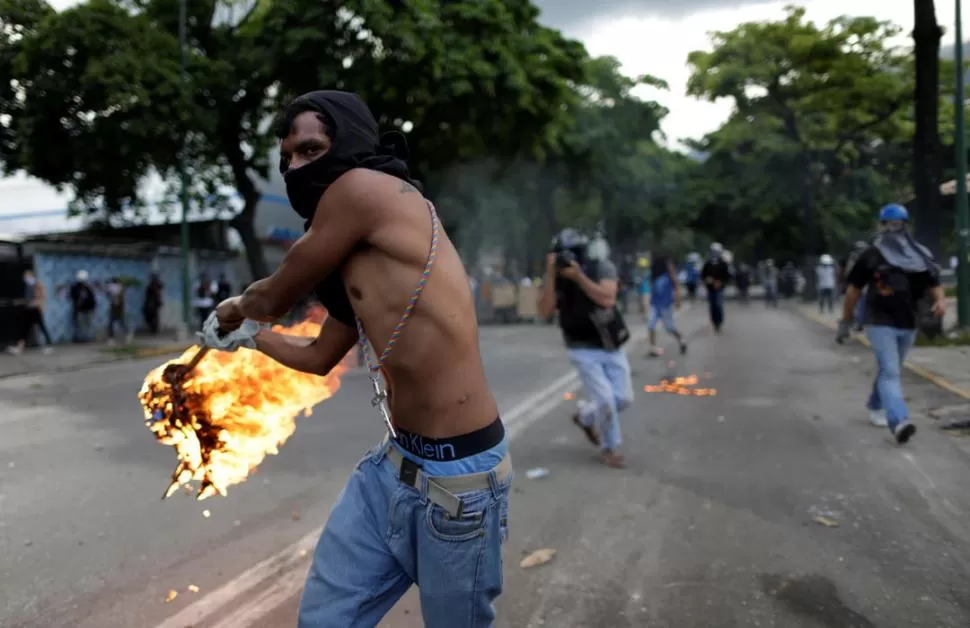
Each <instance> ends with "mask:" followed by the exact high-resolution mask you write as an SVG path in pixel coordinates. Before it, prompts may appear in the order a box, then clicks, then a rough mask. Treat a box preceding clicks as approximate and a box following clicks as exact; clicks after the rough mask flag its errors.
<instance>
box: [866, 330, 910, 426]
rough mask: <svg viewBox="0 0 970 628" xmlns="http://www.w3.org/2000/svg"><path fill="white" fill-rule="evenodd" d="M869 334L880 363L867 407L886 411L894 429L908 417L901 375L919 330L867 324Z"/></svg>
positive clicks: (890, 424)
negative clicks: (907, 354) (904, 362)
mask: <svg viewBox="0 0 970 628" xmlns="http://www.w3.org/2000/svg"><path fill="white" fill-rule="evenodd" d="M866 336H867V337H868V338H869V343H870V344H871V345H872V351H873V353H875V354H876V362H877V363H878V365H879V372H878V373H877V375H876V381H875V382H874V383H873V385H872V394H870V395H869V402H868V403H867V404H866V407H867V408H869V409H870V410H885V411H886V420H887V421H888V422H889V429H890V430H892V429H894V428H895V427H896V425H897V424H899V423H900V422H901V421H905V420H907V419H908V418H909V411H908V410H907V409H906V401H905V400H904V399H903V387H902V384H901V382H900V379H899V377H900V373H901V371H902V366H903V361H904V360H905V359H906V353H907V352H908V351H909V349H910V348H911V347H912V346H913V341H915V340H916V330H914V329H897V328H895V327H887V326H885V325H870V326H868V327H866Z"/></svg>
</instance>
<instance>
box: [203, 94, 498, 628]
mask: <svg viewBox="0 0 970 628" xmlns="http://www.w3.org/2000/svg"><path fill="white" fill-rule="evenodd" d="M377 130H378V128H377V122H376V121H375V119H374V117H373V115H372V114H371V112H370V111H369V109H368V108H367V106H366V105H365V104H364V102H363V101H362V100H361V99H360V98H359V97H358V96H357V95H355V94H349V93H346V92H337V91H319V92H311V93H309V94H305V95H304V96H301V97H299V98H297V99H296V100H294V101H293V102H292V103H290V105H289V106H288V107H287V108H286V110H285V111H284V112H283V114H282V116H281V119H280V127H279V130H278V135H279V137H280V140H281V143H280V155H281V157H280V170H281V172H282V173H283V176H284V180H285V181H286V186H287V195H288V197H289V199H290V203H291V205H292V206H293V208H294V209H295V210H296V211H297V213H299V214H300V215H301V216H303V217H304V218H305V219H306V220H307V227H306V233H305V235H304V236H303V237H302V238H300V239H299V240H298V241H297V242H296V243H295V244H294V245H293V246H292V248H290V250H289V251H288V253H287V255H286V257H285V258H284V260H283V262H282V264H281V265H280V267H279V268H278V269H277V270H276V272H275V273H273V274H272V275H271V276H270V277H268V278H266V279H263V280H260V281H257V282H256V283H254V284H252V285H251V286H250V287H249V288H248V289H247V290H246V291H245V292H244V293H243V294H242V295H241V296H238V297H232V298H230V299H227V300H226V301H223V302H222V303H221V304H220V305H219V306H218V308H217V311H216V319H217V322H218V326H219V329H220V330H221V332H222V333H226V332H230V331H232V330H238V329H239V328H240V326H241V325H242V324H243V322H244V321H245V320H246V319H249V320H254V321H259V322H269V321H273V320H276V319H277V318H279V317H281V316H282V315H283V314H285V313H286V312H287V311H288V310H289V309H290V308H291V307H292V306H293V305H294V304H295V303H296V302H297V301H298V300H299V299H300V298H301V297H304V296H305V295H307V294H308V293H310V292H311V291H315V292H316V294H317V296H318V297H319V298H320V299H321V302H322V303H323V304H324V305H325V306H326V307H327V308H328V311H329V313H330V316H329V317H328V318H327V319H326V321H325V322H324V324H323V327H322V328H321V330H320V334H319V336H318V337H317V338H314V339H309V338H306V339H295V338H293V337H291V336H285V335H282V334H278V333H274V332H271V331H267V330H265V329H262V330H261V331H259V332H258V334H257V335H256V337H255V340H254V342H255V346H256V348H257V349H258V350H259V351H262V352H263V353H265V354H266V355H268V356H270V357H272V358H273V359H275V360H276V361H278V362H280V363H281V364H284V365H286V366H288V367H290V368H293V369H296V370H300V371H304V372H309V373H318V374H321V375H323V374H326V373H328V372H329V371H330V370H331V369H332V368H333V367H334V366H336V365H337V364H338V363H339V362H340V360H341V358H343V357H344V355H345V354H346V353H347V352H348V351H349V350H350V349H352V348H353V347H354V344H355V343H357V342H358V341H360V340H361V338H359V336H358V329H361V330H363V331H364V332H365V334H366V337H367V339H369V340H371V342H372V349H373V350H374V353H375V355H376V356H382V358H386V361H383V359H382V358H378V360H377V362H378V364H377V365H376V366H378V367H380V372H381V373H382V374H383V377H384V380H385V381H386V385H387V400H388V402H389V407H390V415H391V417H392V422H393V429H394V431H395V433H396V434H397V438H385V440H384V441H383V442H381V443H380V444H378V445H377V446H376V447H375V448H374V449H372V450H371V451H370V452H368V453H367V455H366V456H364V458H363V459H362V460H361V461H360V462H359V463H358V465H357V467H356V469H355V470H354V472H353V474H352V475H351V477H350V480H349V482H348V483H347V486H346V488H345V489H344V491H343V492H342V493H341V495H340V497H339V498H338V500H337V503H336V505H335V506H334V508H333V511H332V512H331V514H330V519H329V521H328V522H327V525H326V527H325V528H324V531H323V534H322V535H321V537H320V541H319V543H318V545H317V549H316V551H315V553H314V556H313V564H312V567H311V569H310V573H309V575H308V577H307V582H306V586H305V589H304V592H303V598H302V601H301V604H300V618H299V626H300V627H301V628H330V627H333V628H355V627H358V626H359V627H365V626H366V627H372V626H375V625H376V624H377V623H378V622H379V621H380V620H381V618H382V617H383V616H384V615H385V614H386V613H387V611H388V610H389V609H390V608H391V607H392V606H393V605H394V603H395V602H396V601H397V600H398V598H400V597H401V595H403V594H404V592H405V591H407V589H408V588H409V587H410V586H411V585H412V584H413V583H416V584H418V586H419V589H420V597H421V610H422V613H423V615H424V621H425V625H426V626H428V627H429V628H462V627H465V626H468V627H473V626H475V627H477V626H490V625H492V621H493V620H494V618H495V612H494V610H493V607H492V602H493V601H494V600H495V599H496V598H497V597H498V595H499V594H500V593H501V591H502V557H501V546H502V543H503V542H504V540H505V538H506V537H507V534H508V532H507V517H508V496H509V487H510V485H511V481H512V468H511V462H510V460H509V457H508V441H507V438H506V435H505V429H504V427H503V425H502V422H501V420H500V419H499V418H498V409H497V406H496V403H495V399H494V398H493V397H492V394H491V392H490V391H489V387H488V383H487V382H486V380H485V373H484V369H483V367H482V361H481V355H480V352H479V347H478V327H477V324H476V320H475V309H474V305H473V301H472V294H471V292H470V291H469V289H468V285H469V284H468V278H467V276H466V275H465V271H464V268H463V266H462V262H461V259H460V258H459V257H458V253H457V251H456V250H455V248H454V246H453V245H452V243H451V241H450V240H449V239H448V237H447V235H446V234H445V233H444V231H443V230H442V229H441V227H440V224H439V223H438V219H437V216H436V214H435V213H434V208H433V206H431V204H430V203H429V202H428V201H427V200H425V198H424V197H423V196H422V195H421V193H420V192H419V191H418V190H417V189H416V188H415V186H414V185H413V184H412V182H411V180H410V178H409V176H408V171H407V166H406V163H405V161H404V160H402V159H399V158H398V157H396V156H394V155H393V154H390V151H389V149H387V148H384V147H382V146H381V145H380V142H379V139H378V133H377ZM435 234H438V237H437V239H435V238H434V235H435ZM433 242H436V246H435V245H433ZM429 254H430V255H429ZM429 257H431V259H432V261H433V264H429ZM427 266H430V272H427V271H426V267H427ZM425 280H426V282H425ZM419 286H423V288H424V289H423V291H422V290H421V289H420V288H419ZM415 296H417V301H416V306H415V307H414V308H413V311H410V315H409V316H404V314H405V312H406V310H409V306H408V304H409V302H412V301H414V298H415ZM355 318H356V320H355ZM214 320H215V319H214ZM402 320H403V324H402ZM214 324H215V323H214ZM358 325H359V327H358ZM404 325H406V327H405V326H404ZM247 327H252V325H248V326H247ZM396 329H397V331H398V332H401V331H402V329H403V333H400V336H399V340H397V341H396V342H393V343H389V340H390V339H391V338H392V335H395V336H396V334H395V330H396ZM388 344H390V345H391V348H392V349H393V350H392V351H391V352H390V353H387V351H386V349H387V347H388ZM382 354H383V355H382ZM372 373H373V374H374V376H375V377H377V373H376V370H375V371H372ZM268 384H269V385H271V383H269V382H268ZM369 402H370V399H369V398H365V399H361V405H362V407H363V406H365V405H369ZM366 412H368V413H369V412H375V415H374V421H375V424H377V423H378V421H379V420H380V417H379V416H378V415H377V413H376V411H375V410H373V409H371V408H368V409H367V411H366Z"/></svg>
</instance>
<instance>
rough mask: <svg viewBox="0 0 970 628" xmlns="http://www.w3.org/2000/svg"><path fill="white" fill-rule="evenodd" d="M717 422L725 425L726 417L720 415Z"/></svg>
mask: <svg viewBox="0 0 970 628" xmlns="http://www.w3.org/2000/svg"><path fill="white" fill-rule="evenodd" d="M717 422H718V423H724V415H723V414H722V415H720V416H719V417H717Z"/></svg>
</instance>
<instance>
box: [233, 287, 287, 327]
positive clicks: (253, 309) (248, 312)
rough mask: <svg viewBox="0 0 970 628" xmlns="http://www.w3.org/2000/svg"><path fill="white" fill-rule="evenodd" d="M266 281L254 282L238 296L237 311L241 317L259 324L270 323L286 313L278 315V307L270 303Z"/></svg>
mask: <svg viewBox="0 0 970 628" xmlns="http://www.w3.org/2000/svg"><path fill="white" fill-rule="evenodd" d="M267 281H268V280H267V279H260V280H259V281H256V282H254V283H253V284H251V285H250V286H249V287H248V288H246V291H245V292H243V293H242V295H240V296H239V297H238V298H239V311H240V313H241V314H242V316H243V317H245V318H248V319H250V320H254V321H258V322H260V323H272V322H275V321H276V320H277V319H278V318H279V317H281V316H283V314H285V313H286V312H282V313H280V312H279V311H278V310H279V305H278V304H276V303H272V302H271V300H270V298H269V295H268V292H269V291H268V290H266V287H267Z"/></svg>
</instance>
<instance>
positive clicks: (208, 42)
mask: <svg viewBox="0 0 970 628" xmlns="http://www.w3.org/2000/svg"><path fill="white" fill-rule="evenodd" d="M233 8H235V9H236V11H235V15H233V11H230V9H233ZM537 16H538V13H537V10H536V9H535V7H533V6H532V5H531V3H529V2H527V1H525V0H520V1H516V2H501V1H500V0H487V1H473V0H468V1H466V2H450V3H439V2H432V1H431V0H410V1H408V2H383V1H381V0H354V1H344V2H336V1H326V2H320V1H318V0H286V1H285V2H283V1H282V0H260V1H258V2H250V3H248V4H247V5H244V6H243V5H239V3H234V2H229V1H225V2H220V1H217V0H195V1H192V2H189V3H188V41H189V50H190V55H189V73H190V77H191V80H190V83H189V85H188V89H187V90H183V89H182V85H181V82H180V77H179V73H178V59H179V57H178V50H177V32H178V28H177V26H178V2H177V0H130V1H122V0H91V1H90V2H88V3H86V4H83V5H80V6H77V7H75V8H73V9H70V10H68V11H64V12H61V13H57V14H52V13H48V14H47V15H46V16H45V17H43V18H42V19H40V20H38V21H35V22H34V23H33V27H32V29H31V30H30V32H25V34H24V36H23V37H21V38H11V37H9V36H8V37H6V39H5V45H8V46H11V47H12V48H16V49H17V55H16V56H17V58H18V62H17V63H16V64H15V65H16V72H14V74H12V77H13V80H14V81H16V83H15V85H16V86H17V89H19V90H21V93H22V94H23V95H24V96H25V98H24V104H23V107H22V108H21V109H20V110H18V111H15V112H14V115H13V116H12V121H11V124H10V129H11V131H12V137H13V139H12V142H11V144H12V145H14V149H13V150H11V151H10V153H11V154H13V155H16V159H12V160H10V161H8V166H7V167H8V169H17V168H22V169H24V170H26V171H27V172H29V173H31V174H34V175H36V176H39V177H41V178H43V179H45V180H47V181H49V182H51V183H53V184H55V185H60V186H69V187H72V188H74V189H75V190H76V191H77V192H78V196H79V199H80V205H83V206H84V207H86V208H88V209H95V210H98V211H101V210H106V211H108V212H117V211H119V210H121V209H122V208H125V207H131V206H137V205H138V202H139V198H138V185H137V184H138V182H139V181H140V180H142V179H143V178H144V176H145V175H146V174H148V173H149V172H150V171H152V170H153V169H154V170H155V171H157V172H159V173H161V174H162V175H163V176H166V177H171V175H172V172H173V170H174V169H175V167H176V163H177V159H176V157H177V155H178V148H179V144H180V140H181V139H182V138H183V137H184V138H185V139H186V141H187V144H188V151H187V158H188V161H189V162H190V164H191V165H192V178H193V181H194V186H193V192H194V196H195V197H196V199H197V204H201V203H202V202H203V200H204V199H211V197H212V196H213V194H217V193H218V192H219V191H220V190H221V189H223V187H224V186H226V185H228V186H230V187H231V188H233V189H235V190H236V191H237V192H238V194H239V196H240V198H241V199H242V201H243V209H242V210H241V211H240V212H239V213H237V214H236V215H235V216H234V217H233V218H232V219H231V223H232V225H233V226H234V227H235V229H236V230H237V231H238V232H239V234H240V236H241V238H242V240H243V243H244V245H245V247H246V252H247V256H248V258H249V263H250V267H251V270H252V273H253V275H254V276H256V277H259V276H262V275H265V274H266V270H267V269H266V266H265V262H264V261H263V256H262V251H261V248H260V245H259V240H258V238H257V236H256V234H255V232H254V230H253V219H254V216H255V211H256V208H257V205H258V202H259V198H260V191H259V186H258V177H259V176H265V175H266V174H267V172H268V168H269V167H270V165H269V164H268V162H267V156H268V155H269V148H270V146H271V143H272V141H273V138H272V137H270V136H269V134H268V132H267V122H268V121H269V120H270V119H271V118H272V116H273V114H274V113H275V112H276V111H277V110H278V108H279V107H280V105H281V104H282V102H284V101H285V100H287V99H289V98H290V97H292V96H293V95H296V94H298V93H301V92H303V91H309V90H311V89H317V88H320V87H332V88H338V89H346V90H352V91H358V92H359V93H361V94H362V95H363V96H364V97H365V99H368V100H369V101H370V104H371V105H372V107H373V108H374V110H375V114H376V115H377V116H378V118H379V121H380V122H381V123H382V124H384V125H385V127H386V128H394V127H397V128H402V129H411V134H412V138H413V139H412V142H411V143H412V144H413V145H414V147H415V158H416V163H417V165H418V170H419V171H423V172H424V173H426V174H428V175H431V176H430V177H429V178H431V179H432V180H433V178H434V177H433V175H434V173H435V172H437V171H438V170H440V169H442V168H443V167H444V166H445V165H447V164H449V163H452V162H455V161H459V160H469V159H475V158H484V157H486V156H489V155H503V156H504V155H515V154H522V153H527V154H528V153H536V154H537V153H541V151H542V149H543V147H544V146H545V145H547V144H549V142H550V138H552V137H554V136H555V135H556V134H557V133H558V132H559V129H561V128H563V126H564V125H565V124H566V123H567V122H568V119H567V118H566V117H565V116H564V114H563V111H564V109H565V108H566V107H565V106H566V105H567V104H568V100H569V99H570V98H572V97H573V92H572V91H571V89H570V85H571V83H573V82H576V81H577V80H578V79H579V78H580V77H581V76H582V60H583V58H584V57H585V51H584V50H583V48H582V46H581V45H579V44H577V43H575V42H571V41H568V40H566V39H564V38H563V37H562V36H561V35H559V33H558V32H556V31H552V30H550V29H546V28H544V27H542V26H540V25H539V24H538V23H537V21H536V18H537ZM0 19H4V20H6V16H5V15H4V16H0ZM51 69H53V72H52V71H51ZM119 110H120V111H122V112H123V115H119V114H118V111H119ZM51 120H58V121H61V123H62V124H61V127H63V128H67V129H70V131H64V130H63V128H61V129H55V130H54V131H50V130H44V128H43V127H44V126H45V125H49V123H50V121H51ZM51 133H55V134H56V138H57V141H58V142H59V144H58V145H59V146H60V147H61V148H62V149H63V150H60V151H57V152H59V153H60V152H63V153H65V154H67V155H70V156H71V158H70V159H67V158H64V157H62V156H59V155H58V156H49V155H48V156H45V155H40V154H38V150H37V148H36V147H38V146H42V145H44V144H43V143H41V144H38V143H37V142H36V141H35V140H43V141H44V142H46V141H48V139H49V136H50V134H51ZM45 134H47V135H45ZM116 143H118V147H119V148H120V149H121V150H119V151H117V152H113V150H112V149H113V148H114V145H115V144H116ZM445 220H446V222H447V220H448V217H447V215H446V216H445Z"/></svg>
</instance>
